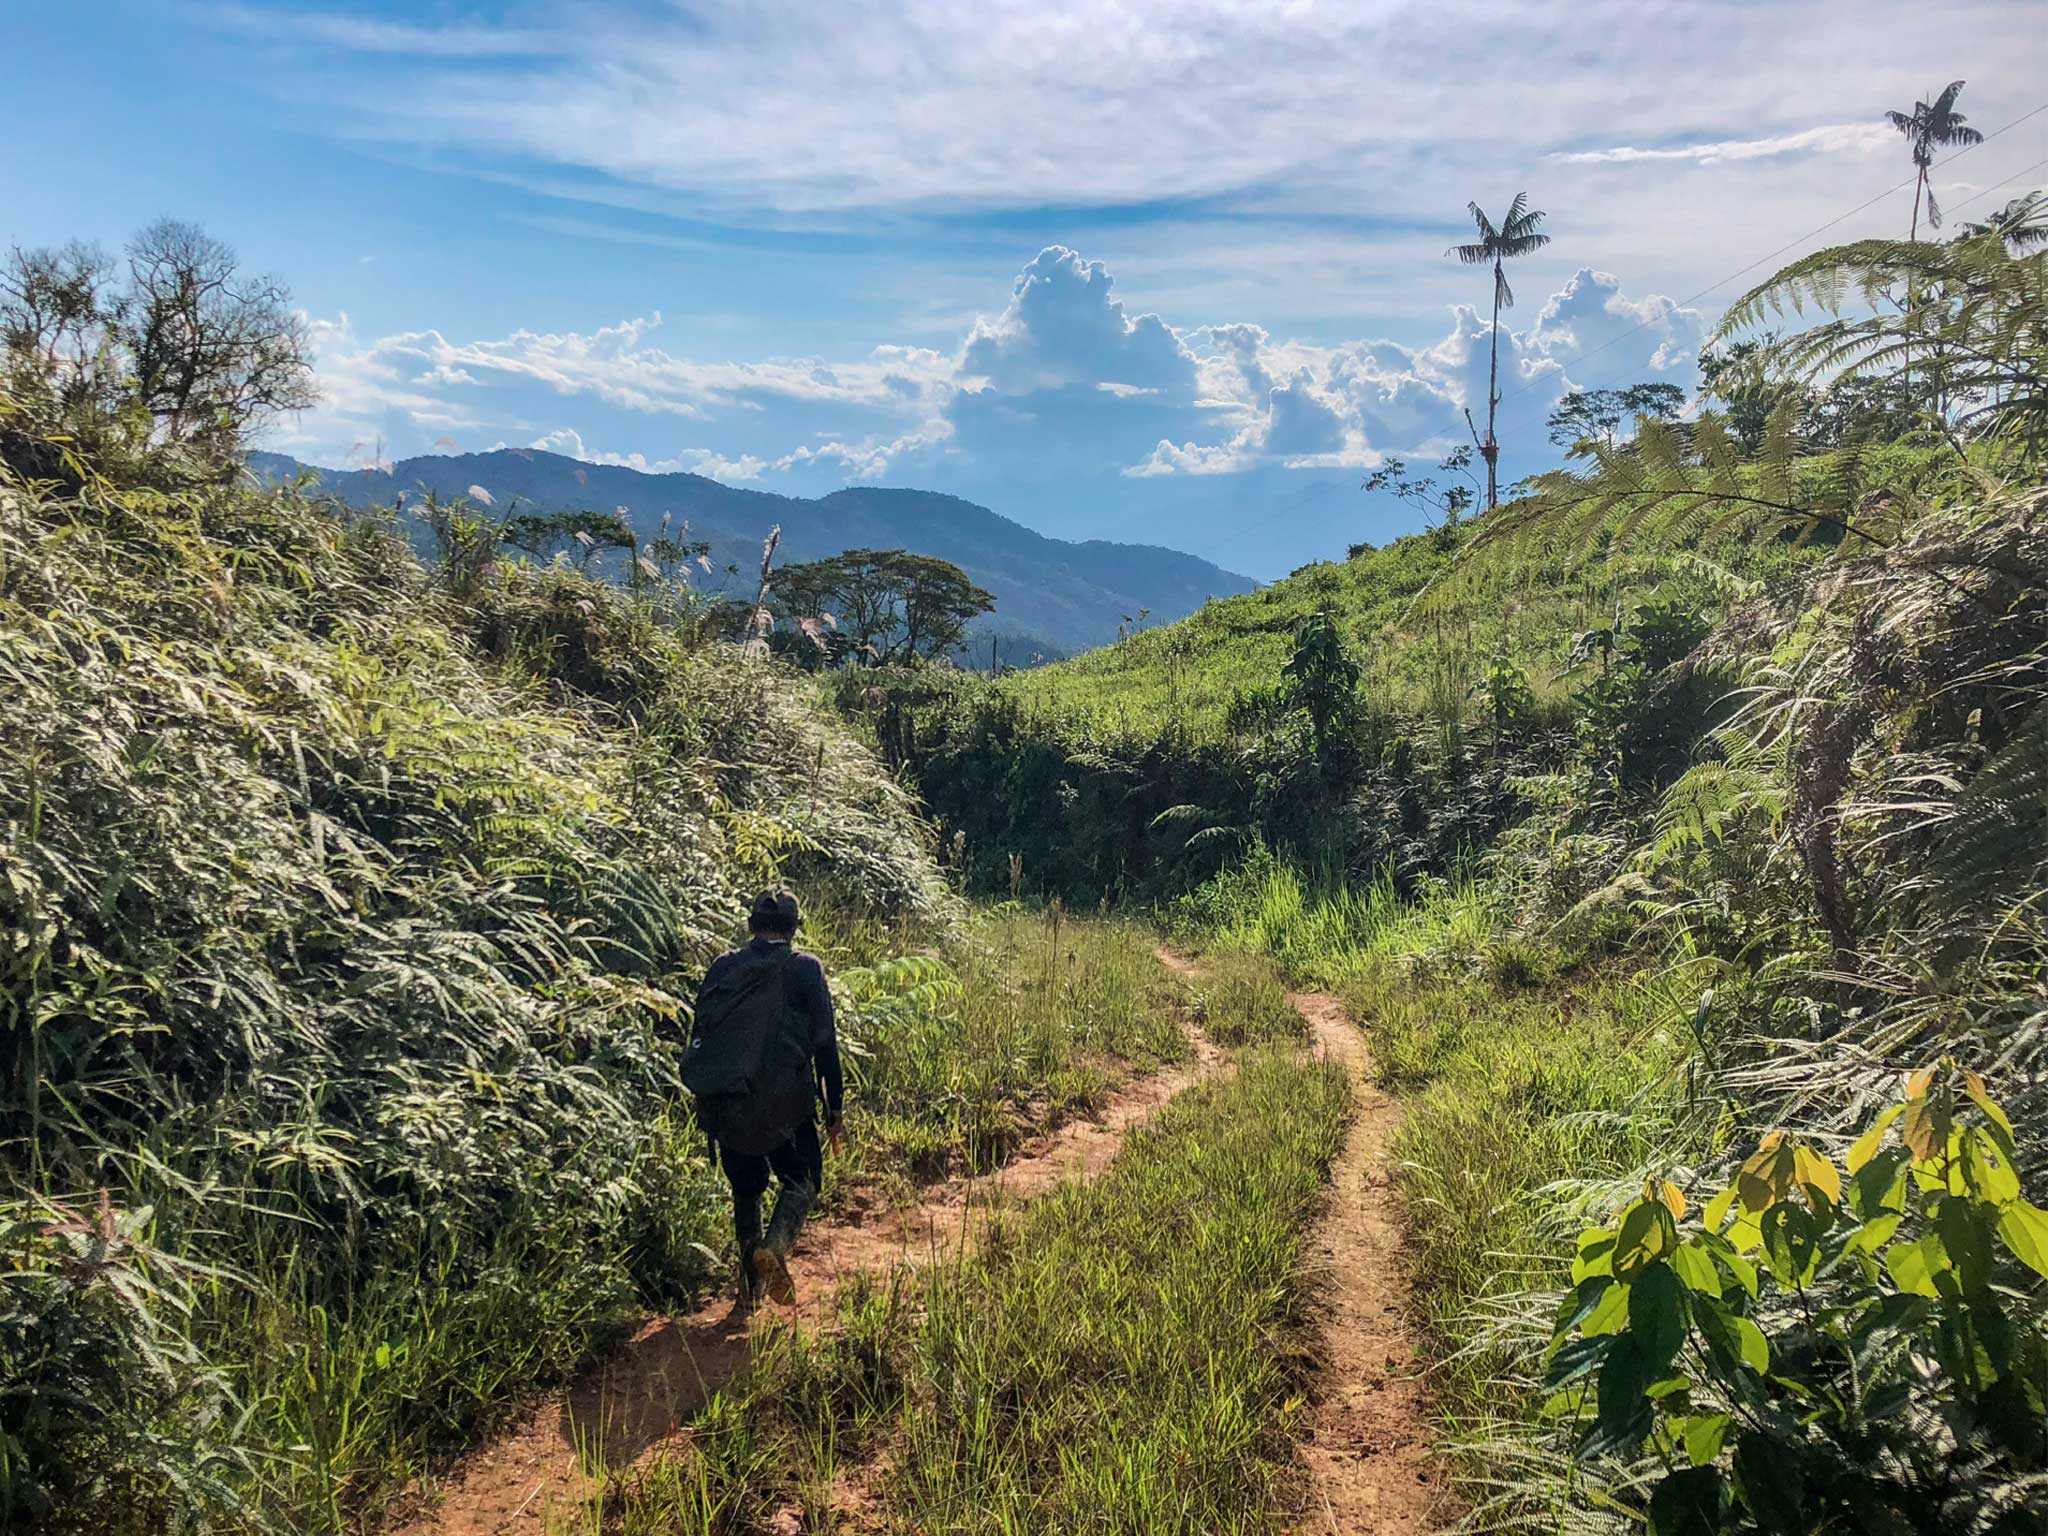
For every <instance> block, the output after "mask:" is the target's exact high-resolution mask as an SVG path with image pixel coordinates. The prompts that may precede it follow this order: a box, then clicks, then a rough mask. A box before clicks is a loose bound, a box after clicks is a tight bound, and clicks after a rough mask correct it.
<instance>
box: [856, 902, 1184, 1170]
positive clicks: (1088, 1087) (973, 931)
mask: <svg viewBox="0 0 2048 1536" xmlns="http://www.w3.org/2000/svg"><path fill="white" fill-rule="evenodd" d="M1156 942H1157V940H1156V936H1155V935H1154V934H1153V932H1152V930H1151V929H1149V928H1146V927H1141V926H1139V925H1136V924H1133V923H1128V922H1118V921H1108V920H1086V919H1083V920H1076V919H1074V918H1071V917H1068V916H1066V915H1064V914H1062V913H1060V912H1059V911H1058V910H1057V909H1053V910H1049V911H1046V912H1043V913H1029V912H1025V911H1023V910H1021V909H1018V908H1015V907H1008V908H1004V909H1000V910H997V911H993V912H986V913H983V914H981V915H979V916H978V917H977V918H976V919H975V921H974V922H973V924H972V925H971V927H970V929H969V931H968V932H967V934H966V935H965V937H964V938H963V939H962V941H961V942H960V943H958V944H957V945H955V946H952V947H951V949H950V951H949V954H950V957H951V958H952V960H953V962H954V963H953V965H952V967H950V968H949V970H940V969H936V968H930V967H920V966H916V965H910V966H898V967H895V968H893V969H892V968H891V967H889V966H887V965H883V966H880V967H869V968H866V969H863V970H861V971H859V972H852V973H844V974H842V989H843V991H844V992H845V993H846V995H847V996H848V998H849V999H850V1005H849V1008H848V1018H847V1019H846V1020H845V1023H844V1027H843V1030H842V1035H843V1043H844V1047H845V1055H846V1057H847V1061H848V1066H849V1069H850V1070H849V1078H850V1087H849V1095H850V1100H851V1102H852V1104H853V1113H852V1116H851V1119H850V1122H849V1123H850V1125H851V1127H852V1133H853V1134H852V1138H851V1141H850V1143H849V1148H848V1150H849V1153H850V1157H849V1159H848V1162H847V1165H846V1167H847V1170H848V1171H849V1172H850V1174H851V1176H853V1177H855V1178H860V1179H868V1180H874V1179H890V1180H903V1179H908V1180H912V1181H917V1180H927V1179H932V1178H936V1177H939V1176H942V1175H944V1174H946V1173H948V1172H954V1171H980V1170H984V1169H987V1168H991V1167H993V1166H995V1165H996V1164H997V1163H999V1162H1001V1161H1002V1160H1003V1159H1004V1158H1006V1157H1007V1156H1009V1154H1010V1153H1011V1152H1012V1151H1013V1150H1014V1149H1015V1148H1016V1145H1017V1143H1018V1142H1019V1141H1020V1140H1022V1139H1023V1138H1024V1137H1025V1136H1026V1135H1028V1134H1031V1133H1033V1132H1036V1131H1039V1130H1043V1129H1046V1128H1047V1127H1050V1126H1053V1125H1057V1124H1058V1123H1059V1122H1060V1121H1062V1120H1064V1119H1067V1118H1069V1117H1071V1116H1073V1115H1076V1114H1085V1113H1088V1112H1090V1111H1092V1110H1094V1109H1096V1108H1098V1107H1099V1106H1100V1105H1101V1104H1102V1102H1103V1101H1104V1100H1105V1099H1106V1098H1107V1097H1108V1095H1109V1094H1110V1093H1111V1092H1112V1091H1113V1090H1114V1089H1115V1088H1116V1086H1117V1085H1118V1084H1119V1083H1121V1082H1122V1081H1123V1080H1124V1079H1125V1078H1126V1077H1128V1076H1129V1075H1130V1074H1131V1073H1132V1072H1133V1071H1140V1070H1146V1069H1149V1068H1152V1067H1156V1066H1159V1065H1163V1064H1164V1063H1167V1062H1171V1061H1178V1060H1180V1059H1182V1058H1183V1057H1185V1056H1186V1054H1187V1050H1188V1045H1187V1037H1186V1033H1185V1031H1184V1030H1183V1028H1182V1026H1181V1022H1180V1011H1179V1007H1178V994H1177V991H1176V989H1175V987H1174V986H1173V984H1172V982H1171V979H1170V978H1169V977H1168V976H1167V974H1166V972H1165V970H1164V969H1163V968H1162V967H1161V965H1160V964H1159V961H1158V958H1157V957H1156V956H1155V955H1154V953H1153V945H1154V944H1155V943H1156ZM906 1002H907V1003H908V1004H909V1006H905V1003H906Z"/></svg>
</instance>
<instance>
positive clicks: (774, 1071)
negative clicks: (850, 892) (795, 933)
mask: <svg viewBox="0 0 2048 1536" xmlns="http://www.w3.org/2000/svg"><path fill="white" fill-rule="evenodd" d="M792 953H793V951H792V949H791V948H790V946H788V945H786V944H778V945H776V946H775V948H773V949H772V950H770V951H768V952H767V953H766V954H756V953H754V952H752V951H742V952H741V957H740V960H739V963H738V964H736V965H733V966H731V967H730V968H729V969H727V970H726V972H725V974H724V975H722V976H720V977H719V978H718V980H717V982H716V983H714V984H713V985H712V986H711V987H710V988H708V989H707V990H706V991H705V993H704V995H703V997H702V998H700V999H699V1000H698V1003H697V1018H696V1023H695V1025H694V1026H693V1027H692V1028H691V1030H690V1044H689V1047H688V1048H687V1049H686V1050H685V1051H684V1052H683V1064H682V1070H681V1074H680V1075H681V1077H682V1080H683V1086H684V1087H685V1088H687V1089H689V1090H690V1093H691V1095H692V1096H693V1097H694V1098H695V1099H696V1104H697V1123H698V1124H699V1125H700V1126H702V1127H703V1128H704V1130H705V1132H706V1133H707V1134H708V1135H709V1136H710V1137H711V1138H712V1139H713V1140H714V1141H717V1142H719V1143H720V1144H721V1145H723V1146H726V1147H730V1148H731V1149H732V1150H733V1151H735V1152H740V1153H746V1154H750V1155H753V1156H759V1155H761V1154H762V1153H764V1152H767V1151H769V1150H770V1149H771V1148H773V1147H776V1146H778V1145H780V1144H781V1143H782V1142H783V1140H785V1139H786V1138H787V1137H788V1135H789V1133H790V1132H791V1131H793V1130H795V1129H796V1127H797V1126H798V1125H799V1124H801V1123H802V1122H803V1121H804V1120H806V1119H808V1118H809V1116H810V1113H811V1101H812V1097H813V1095H814V1093H815V1091H816V1090H815V1089H814V1087H813V1085H812V1080H811V1041H810V1029H809V1026H808V1021H807V1020H805V1018H804V1017H803V1015H802V1014H800V1013H798V1012H797V1011H796V1010H795V1009H793V1008H791V1007H790V1006H789V1003H788V1001H787V998H786V996H785V993H784V988H783V977H784V973H785V972H786V970H787V969H788V966H789V961H790V957H791V955H792Z"/></svg>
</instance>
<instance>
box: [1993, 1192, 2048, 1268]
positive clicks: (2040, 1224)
mask: <svg viewBox="0 0 2048 1536" xmlns="http://www.w3.org/2000/svg"><path fill="white" fill-rule="evenodd" d="M1998 1235H1999V1236H2000V1237H2002V1238H2004V1239H2005V1246H2006V1247H2008V1248H2010V1249H2011V1250H2012V1256H2013V1257H2014V1258H2016V1259H2018V1260H2019V1261H2020V1262H2021V1263H2022V1264H2024V1265H2026V1266H2027V1268H2029V1269H2031V1270H2033V1271H2034V1272H2035V1273H2036V1274H2039V1275H2048V1211H2044V1210H2042V1209H2041V1208H2040V1207H2039V1206H2038V1205H2031V1204H2029V1203H2028V1202H2027V1201H2025V1200H2014V1201H2012V1202H2011V1203H2010V1204H2009V1205H2007V1206H2006V1207H2005V1209H2004V1210H2002V1211H2000V1212H1999V1213H1998Z"/></svg>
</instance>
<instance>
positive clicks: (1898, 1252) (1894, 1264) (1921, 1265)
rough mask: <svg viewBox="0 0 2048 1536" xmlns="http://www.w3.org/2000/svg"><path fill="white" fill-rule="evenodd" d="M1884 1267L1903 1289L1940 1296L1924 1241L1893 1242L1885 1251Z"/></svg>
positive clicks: (1922, 1294)
mask: <svg viewBox="0 0 2048 1536" xmlns="http://www.w3.org/2000/svg"><path fill="white" fill-rule="evenodd" d="M1884 1267H1885V1269H1886V1270H1887V1271H1888V1272H1889V1273H1890V1275H1891V1277H1892V1284H1893V1285H1896V1286H1897V1287H1898V1288H1899V1289H1900V1290H1902V1291H1910V1292H1911V1293H1912V1294H1913V1295H1915V1296H1938V1295H1940V1294H1941V1293H1940V1292H1939V1291H1937V1290H1935V1288H1934V1272H1933V1269H1932V1268H1931V1266H1930V1265H1929V1262H1928V1252H1927V1249H1926V1247H1925V1244H1924V1241H1923V1242H1919V1243H1893V1244H1892V1245H1891V1247H1889V1248H1887V1249H1885V1251H1884Z"/></svg>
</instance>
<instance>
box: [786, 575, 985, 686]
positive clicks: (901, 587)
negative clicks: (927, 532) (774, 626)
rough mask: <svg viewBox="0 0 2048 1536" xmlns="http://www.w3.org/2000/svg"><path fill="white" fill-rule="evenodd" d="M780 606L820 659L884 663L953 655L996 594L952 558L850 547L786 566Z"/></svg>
mask: <svg viewBox="0 0 2048 1536" xmlns="http://www.w3.org/2000/svg"><path fill="white" fill-rule="evenodd" d="M774 600H775V606H776V607H777V608H778V609H779V610H780V612H781V614H782V616H783V617H785V618H787V619H788V620H789V621H790V622H791V626H792V631H793V634H794V635H795V636H798V637H801V645H800V646H798V647H797V648H796V652H797V654H799V655H806V656H808V657H809V658H810V659H812V660H813V661H815V662H816V663H818V664H821V665H824V664H835V663H841V662H851V663H853V664H856V665H858V664H861V663H866V664H869V665H875V666H884V665H889V664H893V663H899V662H909V661H931V660H935V659H937V658H939V657H942V656H947V655H950V654H951V653H952V652H954V651H957V650H958V649H959V648H960V645H961V643H962V642H963V641H964V640H965V639H966V636H967V626H968V624H969V623H971V622H972V621H973V620H974V619H976V618H978V617H980V616H981V615H982V614H984V613H991V612H993V611H994V610H995V606H996V600H995V598H994V597H992V596H991V595H990V594H989V593H987V592H985V591H983V590H982V589H981V588H980V587H978V586H976V585H975V584H974V583H973V582H972V581H970V580H969V579H968V578H967V574H966V572H964V571H962V570H961V569H960V567H959V566H957V565H954V564H953V563H952V562H951V561H947V560H941V559H938V558H937V557H936V556H933V555H917V554H912V553H910V552H909V551H908V550H902V549H849V550H846V551H845V552H843V553H841V554H837V555H831V556H828V557H827V558H825V559H823V560H812V561H808V562H804V563H801V564H797V565H790V566H785V567H784V568H783V569H782V570H781V571H780V572H779V573H778V574H777V575H776V577H775V580H774Z"/></svg>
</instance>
